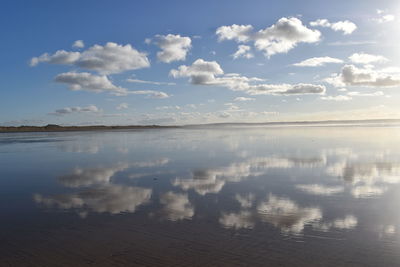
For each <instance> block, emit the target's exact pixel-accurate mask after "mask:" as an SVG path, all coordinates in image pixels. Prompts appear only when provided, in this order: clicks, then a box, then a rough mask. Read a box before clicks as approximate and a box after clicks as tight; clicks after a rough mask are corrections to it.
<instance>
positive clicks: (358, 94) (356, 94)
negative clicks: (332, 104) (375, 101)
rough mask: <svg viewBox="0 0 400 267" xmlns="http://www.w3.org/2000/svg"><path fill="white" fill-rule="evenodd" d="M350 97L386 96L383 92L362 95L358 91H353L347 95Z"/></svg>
mask: <svg viewBox="0 0 400 267" xmlns="http://www.w3.org/2000/svg"><path fill="white" fill-rule="evenodd" d="M347 95H348V96H383V95H385V94H384V93H383V92H382V91H376V92H373V93H361V92H357V91H352V92H348V93H347Z"/></svg>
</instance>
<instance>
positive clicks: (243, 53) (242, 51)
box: [232, 45, 254, 59]
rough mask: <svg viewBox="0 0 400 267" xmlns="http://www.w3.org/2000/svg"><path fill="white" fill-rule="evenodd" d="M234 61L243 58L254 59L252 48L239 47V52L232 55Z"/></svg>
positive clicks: (246, 46)
mask: <svg viewBox="0 0 400 267" xmlns="http://www.w3.org/2000/svg"><path fill="white" fill-rule="evenodd" d="M232 57H233V58H234V59H237V58H240V57H243V58H252V57H254V55H253V53H251V47H250V46H248V45H239V46H238V50H237V51H236V52H235V53H234V54H233V55H232Z"/></svg>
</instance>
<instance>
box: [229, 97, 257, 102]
mask: <svg viewBox="0 0 400 267" xmlns="http://www.w3.org/2000/svg"><path fill="white" fill-rule="evenodd" d="M254 100H255V98H251V97H243V96H239V97H236V98H235V99H234V100H233V101H240V102H243V101H254Z"/></svg>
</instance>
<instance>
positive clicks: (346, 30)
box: [310, 19, 357, 35]
mask: <svg viewBox="0 0 400 267" xmlns="http://www.w3.org/2000/svg"><path fill="white" fill-rule="evenodd" d="M310 25H311V26H313V27H317V26H319V27H325V28H331V29H332V30H334V31H342V32H343V34H345V35H348V34H351V33H352V32H354V31H355V30H356V29H357V25H356V24H354V23H353V22H351V21H348V20H344V21H338V22H334V23H331V22H329V20H327V19H317V20H316V21H311V22H310Z"/></svg>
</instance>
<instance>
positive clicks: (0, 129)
mask: <svg viewBox="0 0 400 267" xmlns="http://www.w3.org/2000/svg"><path fill="white" fill-rule="evenodd" d="M394 123H399V125H400V119H374V120H329V121H292V122H263V123H251V122H248V123H246V122H239V123H208V124H192V125H182V126H179V125H167V126H161V125H125V126H122V125H120V126H118V125H116V126H106V125H93V126H60V125H56V124H48V125H46V126H25V125H23V126H0V133H19V132H75V131H106V130H107V131H108V130H146V129H173V128H198V127H232V126H336V125H337V126H340V125H343V126H346V125H377V126H378V125H379V126H382V125H386V124H390V125H393V124H394Z"/></svg>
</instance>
